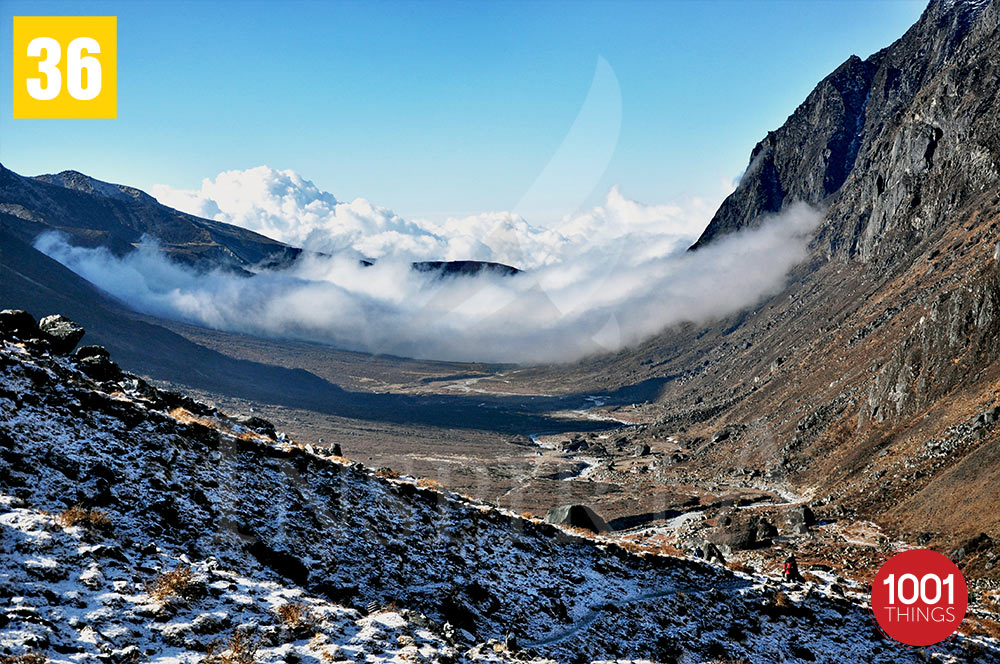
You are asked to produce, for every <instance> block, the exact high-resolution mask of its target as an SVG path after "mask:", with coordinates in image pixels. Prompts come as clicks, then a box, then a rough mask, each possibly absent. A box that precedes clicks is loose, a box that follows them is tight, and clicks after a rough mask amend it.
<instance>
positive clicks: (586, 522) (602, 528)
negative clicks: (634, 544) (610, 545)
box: [545, 505, 610, 533]
mask: <svg viewBox="0 0 1000 664" xmlns="http://www.w3.org/2000/svg"><path fill="white" fill-rule="evenodd" d="M545 520H546V521H547V522H549V523H554V524H558V525H560V526H572V527H574V528H583V529H584V530H590V531H592V532H595V533H606V532H608V530H610V529H609V528H608V524H607V523H606V522H605V521H604V519H603V518H601V515H599V514H598V513H597V512H595V511H594V510H592V509H591V508H589V507H587V506H586V505H563V506H562V507H553V508H552V509H550V510H549V511H548V514H546V515H545Z"/></svg>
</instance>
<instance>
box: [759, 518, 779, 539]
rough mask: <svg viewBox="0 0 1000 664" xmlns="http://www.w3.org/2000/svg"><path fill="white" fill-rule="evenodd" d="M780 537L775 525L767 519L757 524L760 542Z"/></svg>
mask: <svg viewBox="0 0 1000 664" xmlns="http://www.w3.org/2000/svg"><path fill="white" fill-rule="evenodd" d="M777 536H778V529H777V528H776V527H775V525H774V524H773V523H771V522H770V521H768V520H767V519H761V520H760V521H758V522H757V539H758V540H770V539H774V538H775V537H777Z"/></svg>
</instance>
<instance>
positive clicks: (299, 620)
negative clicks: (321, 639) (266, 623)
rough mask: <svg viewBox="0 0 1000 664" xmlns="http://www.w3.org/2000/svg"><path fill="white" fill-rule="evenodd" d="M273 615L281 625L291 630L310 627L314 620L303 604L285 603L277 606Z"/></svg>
mask: <svg viewBox="0 0 1000 664" xmlns="http://www.w3.org/2000/svg"><path fill="white" fill-rule="evenodd" d="M275 613H277V614H278V619H279V620H280V621H281V623H282V624H283V625H284V626H285V627H288V628H291V629H302V628H305V627H311V626H312V625H313V624H314V623H315V622H316V619H315V617H314V616H313V614H312V612H311V611H310V610H309V607H308V606H306V604H305V603H304V602H287V603H285V604H282V605H281V606H279V607H278V608H277V609H276V610H275Z"/></svg>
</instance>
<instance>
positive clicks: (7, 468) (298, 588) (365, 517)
mask: <svg viewBox="0 0 1000 664" xmlns="http://www.w3.org/2000/svg"><path fill="white" fill-rule="evenodd" d="M82 336H83V330H81V329H80V328H78V327H77V326H76V325H74V324H73V323H72V322H70V321H68V320H66V319H63V318H61V317H50V318H46V319H43V320H42V322H41V324H40V325H39V324H36V323H35V321H34V319H33V318H31V317H30V316H28V315H26V314H24V313H23V312H10V311H5V312H3V313H0V561H2V564H0V606H2V607H3V608H2V609H0V656H3V657H5V658H6V659H4V660H3V661H5V662H6V661H11V662H34V661H38V662H41V661H46V660H48V661H52V662H91V661H93V662H98V661H100V662H131V661H155V662H203V661H204V662H252V661H261V662H330V661H356V662H357V661H371V662H377V661H389V660H394V661H402V660H405V661H445V662H458V661H494V660H495V661H501V660H503V661H508V660H515V659H516V660H520V661H525V660H538V659H551V660H556V661H593V660H609V659H646V660H655V661H663V662H707V661H749V662H776V661H826V662H843V661H865V662H898V661H928V660H933V661H943V662H984V661H1000V645H998V643H997V642H996V641H993V640H990V639H986V638H971V637H960V638H957V639H955V640H953V641H951V642H949V643H947V644H946V645H944V646H943V647H941V648H939V649H936V650H934V651H931V652H928V653H917V652H912V651H909V650H904V649H902V648H900V647H898V646H896V645H895V644H893V643H891V642H889V641H887V640H886V639H885V638H884V637H882V635H881V634H880V633H879V631H878V630H877V629H876V628H875V627H874V625H873V624H872V622H871V619H870V617H869V613H868V611H867V609H866V608H865V607H864V605H863V602H862V600H861V597H862V596H863V594H862V593H860V592H851V591H848V592H847V593H846V595H845V596H840V595H838V594H837V591H838V590H839V589H834V588H831V587H830V585H825V584H824V583H823V582H822V581H821V580H819V581H817V582H815V583H808V584H804V585H786V586H783V587H782V586H780V585H779V584H778V583H776V582H775V581H773V580H771V579H768V578H767V577H763V576H753V575H748V574H737V573H733V572H730V571H729V570H727V569H725V568H722V567H713V566H711V565H708V564H705V563H703V562H700V561H694V560H688V559H684V558H678V557H671V556H666V555H659V554H658V553H657V552H654V551H648V550H641V551H635V550H626V549H625V548H623V547H622V546H621V545H619V544H618V543H614V542H612V541H610V540H607V539H603V538H601V537H590V536H582V535H581V534H579V533H574V532H567V531H565V530H562V529H559V528H557V527H555V526H552V525H550V524H546V523H542V522H540V521H538V520H535V519H529V518H524V517H520V516H518V515H514V514H511V513H508V512H504V511H500V510H496V509H494V508H490V507H486V506H483V505H478V504H475V503H472V502H469V501H467V500H466V499H464V498H461V497H459V496H456V495H450V494H446V493H441V492H439V491H437V490H435V489H434V488H431V487H425V486H422V484H423V483H421V482H417V481H415V480H413V479H411V478H399V477H393V476H391V473H387V472H382V473H376V472H373V471H371V470H369V469H367V468H365V467H363V466H362V465H360V464H352V463H351V462H349V461H347V460H346V459H343V458H340V457H330V456H328V455H327V453H326V451H324V450H313V449H312V448H311V447H302V446H298V445H296V444H295V443H294V442H292V441H289V440H287V439H286V438H285V436H283V435H282V434H280V433H278V432H275V430H274V428H273V427H272V426H270V424H269V423H268V422H266V421H265V420H262V419H260V418H257V417H248V418H234V417H229V416H227V415H224V414H223V413H220V412H218V411H217V410H215V409H214V408H212V407H210V406H207V405H205V404H202V403H198V402H195V401H193V400H191V399H189V398H187V397H185V396H183V395H181V394H178V393H174V392H168V391H164V390H158V389H155V388H154V387H152V386H150V385H149V384H148V383H146V382H145V381H144V380H142V379H141V378H139V377H136V376H134V375H131V374H128V373H125V372H122V371H121V370H120V369H119V368H118V367H117V365H115V364H114V363H113V362H112V361H111V359H110V358H109V357H108V355H107V353H106V352H105V351H104V350H103V349H101V348H99V347H94V346H84V347H82V348H79V349H76V350H75V351H74V349H75V347H76V345H77V343H78V342H79V341H80V339H81V337H82ZM855 590H859V589H855Z"/></svg>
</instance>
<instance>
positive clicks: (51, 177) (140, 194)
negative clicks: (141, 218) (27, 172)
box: [33, 170, 156, 203]
mask: <svg viewBox="0 0 1000 664" xmlns="http://www.w3.org/2000/svg"><path fill="white" fill-rule="evenodd" d="M33 179H35V180H39V181H41V182H45V183H47V184H54V185H58V186H60V187H65V188H66V189H73V190H75V191H82V192H84V193H86V194H93V195H96V196H102V197H104V198H113V199H116V200H122V201H130V200H138V201H142V202H144V203H156V199H154V198H153V197H152V196H150V195H149V194H147V193H146V192H144V191H142V190H140V189H136V188H135V187H129V186H126V185H123V184H113V183H111V182H105V181H104V180H98V179H97V178H93V177H91V176H89V175H85V174H83V173H81V172H80V171H74V170H66V171H60V172H59V173H54V174H53V173H48V174H45V175H37V176H35V177H34V178H33Z"/></svg>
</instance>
